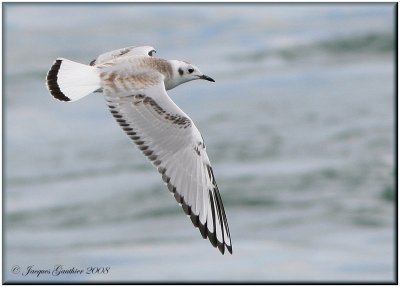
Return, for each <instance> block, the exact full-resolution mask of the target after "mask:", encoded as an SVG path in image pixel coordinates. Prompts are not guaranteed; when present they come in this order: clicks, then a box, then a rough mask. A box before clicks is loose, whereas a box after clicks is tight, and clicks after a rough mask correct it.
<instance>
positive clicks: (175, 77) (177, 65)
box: [164, 60, 215, 90]
mask: <svg viewBox="0 0 400 287" xmlns="http://www.w3.org/2000/svg"><path fill="white" fill-rule="evenodd" d="M168 62H169V63H170V64H171V66H172V77H171V78H169V79H165V81H164V83H165V89H167V90H170V89H173V88H175V87H176V86H179V85H180V84H183V83H186V82H189V81H193V80H199V79H201V80H207V81H210V82H215V81H214V79H212V78H210V77H209V76H206V75H204V74H203V73H202V72H200V70H199V68H197V67H196V66H195V65H192V64H190V63H188V62H184V61H178V60H170V61H168Z"/></svg>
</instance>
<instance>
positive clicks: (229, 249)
mask: <svg viewBox="0 0 400 287" xmlns="http://www.w3.org/2000/svg"><path fill="white" fill-rule="evenodd" d="M226 249H228V251H229V253H230V254H232V252H233V250H232V245H231V246H228V245H226Z"/></svg>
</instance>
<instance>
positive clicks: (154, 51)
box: [148, 50, 156, 57]
mask: <svg viewBox="0 0 400 287" xmlns="http://www.w3.org/2000/svg"><path fill="white" fill-rule="evenodd" d="M155 53H156V50H151V51H150V52H149V53H148V55H149V56H150V57H152V56H153V55H154V54H155Z"/></svg>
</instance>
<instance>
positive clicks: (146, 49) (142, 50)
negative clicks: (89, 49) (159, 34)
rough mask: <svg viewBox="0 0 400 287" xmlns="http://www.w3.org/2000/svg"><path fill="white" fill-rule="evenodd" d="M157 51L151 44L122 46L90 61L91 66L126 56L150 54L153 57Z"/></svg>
mask: <svg viewBox="0 0 400 287" xmlns="http://www.w3.org/2000/svg"><path fill="white" fill-rule="evenodd" d="M155 53H156V50H155V49H154V48H153V47H151V46H130V47H125V48H120V49H117V50H113V51H110V52H106V53H104V54H101V55H100V56H98V57H97V58H96V59H95V60H93V61H91V62H90V65H91V66H94V65H98V64H102V63H105V62H108V61H110V60H113V59H116V58H119V57H125V56H150V57H152V56H153V55H154V54H155Z"/></svg>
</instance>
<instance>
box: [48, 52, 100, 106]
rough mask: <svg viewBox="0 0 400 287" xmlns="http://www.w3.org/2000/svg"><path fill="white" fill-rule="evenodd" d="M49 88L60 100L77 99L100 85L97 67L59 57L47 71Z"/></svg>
mask: <svg viewBox="0 0 400 287" xmlns="http://www.w3.org/2000/svg"><path fill="white" fill-rule="evenodd" d="M47 88H48V89H49V91H50V93H51V94H52V96H53V97H54V98H56V99H58V100H60V101H66V102H69V101H71V102H73V101H77V100H79V99H81V98H83V97H85V96H87V95H89V94H91V93H92V92H94V91H96V90H97V89H99V88H101V86H100V77H99V74H98V73H97V70H96V68H95V67H91V66H88V65H84V64H79V63H77V62H73V61H70V60H67V59H63V58H58V59H57V60H56V61H55V63H54V64H53V66H51V68H50V70H49V72H48V73H47Z"/></svg>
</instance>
